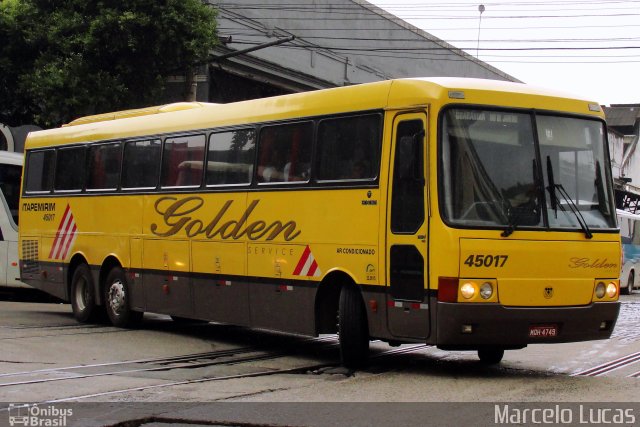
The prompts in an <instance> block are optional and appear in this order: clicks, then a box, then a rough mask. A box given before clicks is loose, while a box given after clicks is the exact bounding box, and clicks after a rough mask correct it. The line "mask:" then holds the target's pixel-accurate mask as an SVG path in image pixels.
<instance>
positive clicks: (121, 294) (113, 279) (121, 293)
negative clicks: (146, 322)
mask: <svg viewBox="0 0 640 427" xmlns="http://www.w3.org/2000/svg"><path fill="white" fill-rule="evenodd" d="M130 299H131V298H130V293H129V285H128V283H127V276H126V275H125V274H124V271H123V270H122V268H120V267H115V268H113V269H112V270H111V271H110V272H109V275H108V276H107V282H106V286H105V294H104V301H105V305H106V308H107V315H108V316H109V320H111V323H112V324H113V326H117V327H120V328H131V327H135V326H137V325H138V324H139V323H140V322H141V321H142V316H143V314H144V313H142V312H141V311H134V310H132V309H131V307H130Z"/></svg>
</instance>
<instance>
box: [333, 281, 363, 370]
mask: <svg viewBox="0 0 640 427" xmlns="http://www.w3.org/2000/svg"><path fill="white" fill-rule="evenodd" d="M338 337H339V343H340V359H341V361H342V364H343V365H344V366H345V367H346V368H350V369H354V368H359V367H361V366H363V365H365V364H366V362H367V358H368V356H369V327H368V324H367V312H366V310H365V307H364V303H363V302H362V297H361V296H360V292H358V289H357V288H356V287H355V286H352V285H345V286H343V287H342V290H341V291H340V303H339V308H338Z"/></svg>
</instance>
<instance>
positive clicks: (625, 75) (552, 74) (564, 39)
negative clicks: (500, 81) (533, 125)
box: [368, 0, 640, 105]
mask: <svg viewBox="0 0 640 427" xmlns="http://www.w3.org/2000/svg"><path fill="white" fill-rule="evenodd" d="M368 1H369V2H371V3H373V4H375V5H377V6H378V7H381V8H383V9H385V10H387V11H388V12H390V13H392V14H394V15H396V16H398V17H400V18H402V19H404V20H405V21H407V22H409V23H411V24H413V25H414V26H416V27H418V28H420V29H423V30H425V31H427V32H428V33H430V34H432V35H434V36H436V37H438V38H440V39H442V40H444V41H446V42H448V43H449V44H452V45H453V46H456V47H458V48H460V49H463V50H464V51H465V52H467V53H469V54H470V55H473V56H476V57H478V59H480V60H482V61H484V62H487V63H489V64H491V65H493V66H494V67H496V68H498V69H500V70H502V71H504V72H505V73H507V74H509V75H511V76H513V77H515V78H517V79H519V80H521V81H523V82H525V83H529V84H534V85H536V86H544V87H548V88H551V89H558V90H561V91H564V92H569V93H573V94H576V95H580V96H581V97H586V98H588V99H591V100H594V101H596V102H598V103H600V104H603V105H611V104H630V103H640V0H555V1H551V0H537V1H536V0H504V1H500V0H494V1H484V2H483V1H479V0H448V1H447V0H445V1H435V0H395V1H394V0H368ZM480 5H483V6H484V7H483V8H480ZM480 9H484V10H483V12H482V13H480Z"/></svg>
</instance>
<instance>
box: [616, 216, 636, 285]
mask: <svg viewBox="0 0 640 427" xmlns="http://www.w3.org/2000/svg"><path fill="white" fill-rule="evenodd" d="M616 214H617V216H618V225H619V226H620V239H621V240H622V252H623V257H624V259H623V262H622V271H621V272H620V291H621V292H623V293H625V294H630V293H632V292H633V289H635V288H636V287H637V285H636V283H637V282H638V272H639V271H640V270H639V268H640V215H637V214H632V213H631V212H627V211H623V210H620V209H617V211H616Z"/></svg>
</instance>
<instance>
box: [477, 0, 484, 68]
mask: <svg viewBox="0 0 640 427" xmlns="http://www.w3.org/2000/svg"><path fill="white" fill-rule="evenodd" d="M484 10H485V9H484V5H483V4H481V5H480V6H478V12H480V20H479V21H478V44H477V45H476V59H478V51H479V50H480V26H481V25H482V12H484Z"/></svg>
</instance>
